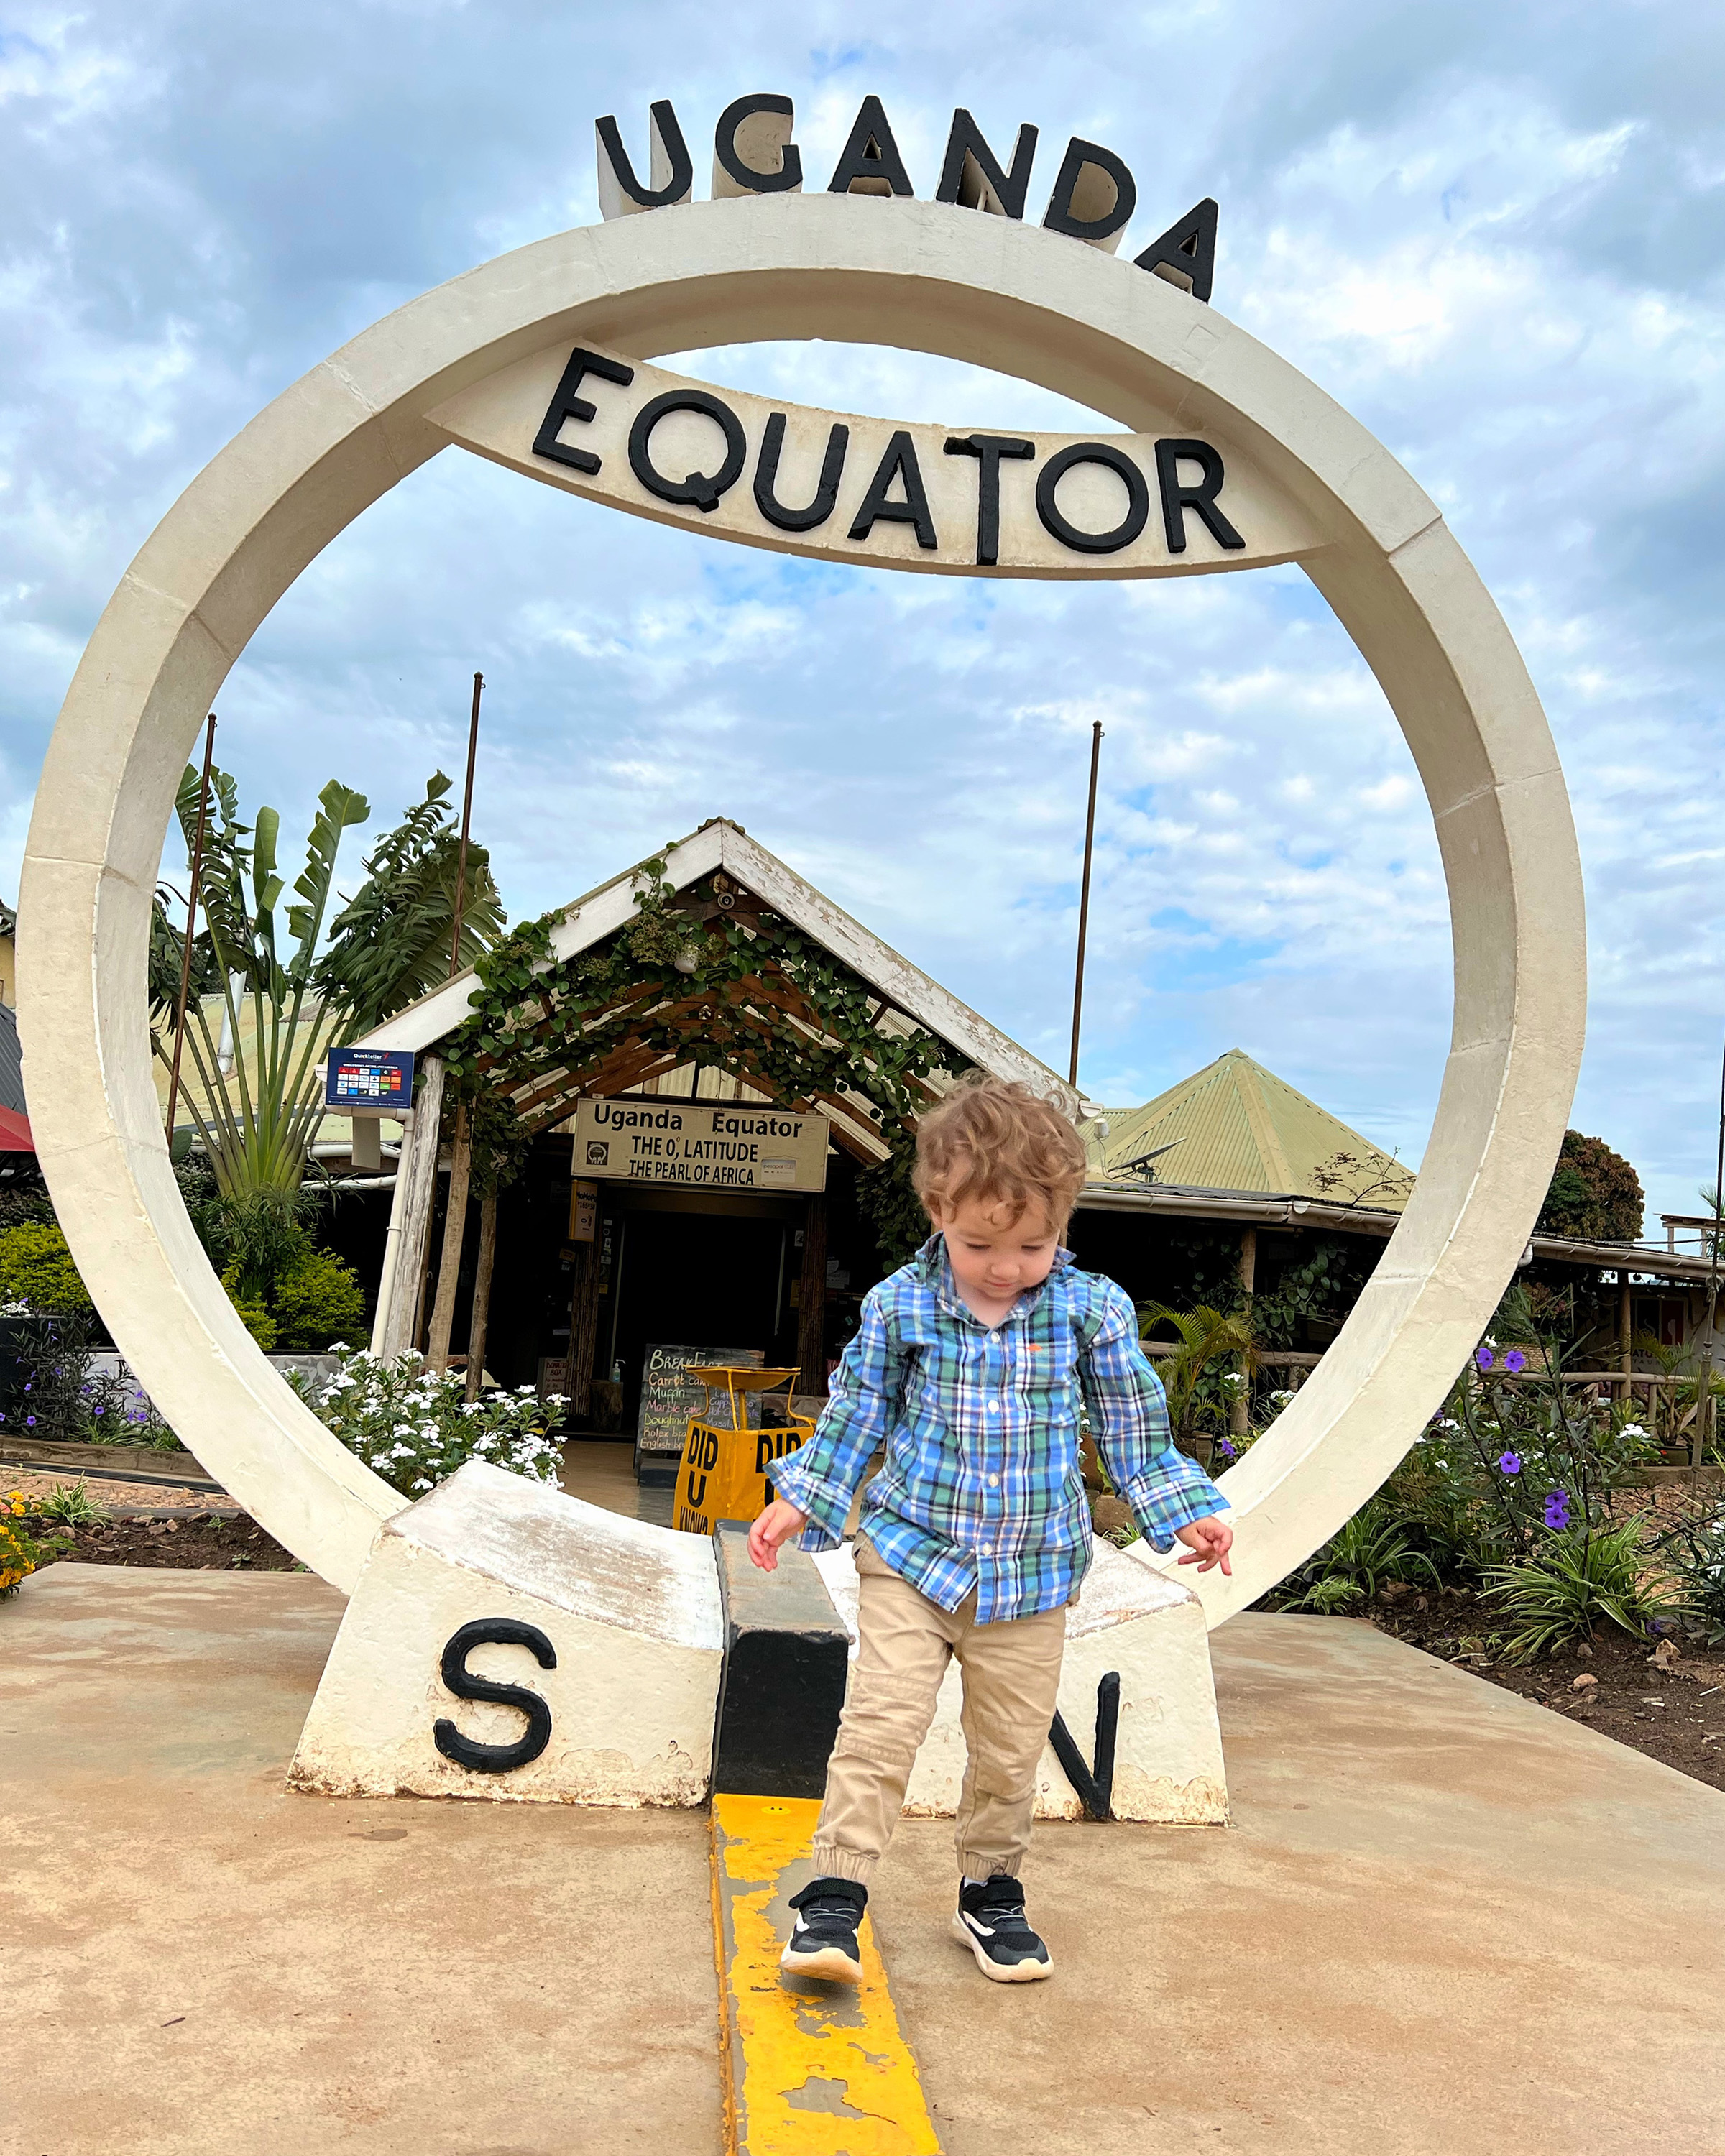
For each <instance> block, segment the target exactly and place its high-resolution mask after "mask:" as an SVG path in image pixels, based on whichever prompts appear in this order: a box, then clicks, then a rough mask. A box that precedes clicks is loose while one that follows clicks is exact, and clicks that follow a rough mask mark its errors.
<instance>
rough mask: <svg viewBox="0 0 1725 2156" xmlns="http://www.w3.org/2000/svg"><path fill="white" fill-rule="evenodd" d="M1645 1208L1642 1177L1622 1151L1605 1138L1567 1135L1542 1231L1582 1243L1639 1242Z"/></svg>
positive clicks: (1548, 1195) (1543, 1210)
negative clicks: (1612, 1146)
mask: <svg viewBox="0 0 1725 2156" xmlns="http://www.w3.org/2000/svg"><path fill="white" fill-rule="evenodd" d="M1644 1207H1645V1197H1644V1194H1643V1193H1642V1189H1641V1178H1640V1176H1638V1175H1637V1174H1636V1173H1635V1170H1634V1168H1631V1167H1630V1164H1629V1163H1628V1162H1627V1161H1626V1160H1625V1158H1624V1157H1623V1155H1622V1154H1621V1153H1620V1152H1613V1151H1612V1149H1611V1147H1609V1146H1608V1145H1607V1144H1606V1142H1605V1141H1604V1139H1603V1138H1590V1137H1584V1136H1583V1134H1582V1133H1581V1132H1579V1131H1565V1132H1564V1133H1563V1149H1562V1150H1561V1152H1559V1153H1558V1164H1557V1168H1556V1170H1555V1171H1554V1173H1553V1176H1552V1179H1551V1188H1549V1189H1548V1191H1547V1192H1546V1193H1545V1204H1544V1205H1543V1207H1542V1208H1541V1209H1540V1214H1539V1231H1540V1233H1541V1234H1542V1235H1568V1236H1571V1237H1573V1238H1574V1240H1576V1241H1578V1242H1583V1243H1633V1242H1636V1241H1638V1240H1640V1234H1641V1219H1642V1214H1643V1210H1644Z"/></svg>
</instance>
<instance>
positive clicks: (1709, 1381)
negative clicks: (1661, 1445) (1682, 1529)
mask: <svg viewBox="0 0 1725 2156" xmlns="http://www.w3.org/2000/svg"><path fill="white" fill-rule="evenodd" d="M1713 1216H1714V1222H1715V1225H1714V1228H1713V1232H1712V1235H1710V1236H1709V1237H1708V1239H1707V1339H1706V1341H1705V1342H1703V1344H1702V1351H1701V1382H1700V1383H1699V1384H1698V1385H1697V1387H1696V1389H1695V1438H1694V1441H1693V1443H1692V1445H1691V1446H1690V1449H1689V1465H1690V1467H1691V1469H1692V1471H1694V1472H1695V1473H1696V1474H1697V1476H1698V1475H1699V1473H1700V1470H1701V1462H1702V1454H1703V1453H1704V1452H1705V1450H1707V1431H1708V1430H1709V1428H1710V1427H1711V1425H1712V1420H1713V1327H1715V1326H1716V1325H1717V1323H1718V1322H1719V1235H1720V1231H1721V1229H1722V1228H1725V1060H1722V1061H1721V1063H1720V1066H1719V1152H1718V1159H1717V1164H1716V1165H1715V1167H1714V1169H1713Z"/></svg>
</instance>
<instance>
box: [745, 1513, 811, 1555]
mask: <svg viewBox="0 0 1725 2156" xmlns="http://www.w3.org/2000/svg"><path fill="white" fill-rule="evenodd" d="M808 1524H809V1515H808V1514H807V1513H806V1512H798V1510H797V1508H796V1507H795V1506H794V1505H788V1504H786V1502H785V1501H784V1499H783V1497H775V1498H774V1499H773V1502H772V1503H771V1504H770V1505H769V1506H768V1507H767V1509H766V1511H765V1512H762V1515H761V1517H760V1518H759V1519H758V1520H757V1521H756V1522H755V1524H754V1525H753V1527H751V1528H750V1529H749V1562H750V1563H752V1564H754V1565H757V1566H758V1567H759V1568H760V1569H761V1570H762V1572H777V1571H778V1550H779V1545H780V1543H788V1541H789V1540H790V1539H791V1537H792V1536H793V1535H800V1534H801V1533H802V1532H803V1528H804V1527H807V1526H808Z"/></svg>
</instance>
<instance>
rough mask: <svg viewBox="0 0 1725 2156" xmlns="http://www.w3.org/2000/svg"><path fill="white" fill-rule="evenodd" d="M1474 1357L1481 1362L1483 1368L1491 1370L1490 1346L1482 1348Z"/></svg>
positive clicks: (1477, 1361)
mask: <svg viewBox="0 0 1725 2156" xmlns="http://www.w3.org/2000/svg"><path fill="white" fill-rule="evenodd" d="M1473 1359H1474V1360H1475V1362H1476V1363H1478V1364H1479V1366H1480V1368H1481V1369H1482V1370H1489V1369H1490V1368H1491V1349H1490V1348H1489V1347H1481V1350H1480V1352H1479V1353H1478V1354H1477V1355H1476V1356H1475V1357H1474V1358H1473Z"/></svg>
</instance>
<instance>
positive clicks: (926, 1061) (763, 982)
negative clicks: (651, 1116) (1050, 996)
mask: <svg viewBox="0 0 1725 2156" xmlns="http://www.w3.org/2000/svg"><path fill="white" fill-rule="evenodd" d="M635 879H636V880H635V896H636V900H637V911H636V914H635V916H634V919H633V920H631V921H629V922H628V923H627V924H626V925H625V926H624V927H622V928H620V929H619V930H618V931H617V932H616V933H615V934H614V935H613V936H610V937H606V938H605V939H604V941H603V942H601V943H598V944H596V945H594V946H593V947H591V948H590V949H588V950H586V951H583V952H578V953H577V954H576V955H575V956H574V957H571V958H567V959H562V960H560V959H558V958H557V955H556V953H555V952H554V950H553V948H552V931H553V929H554V928H555V927H557V922H558V921H560V920H561V919H562V916H561V915H560V914H547V915H545V916H542V917H541V918H540V919H539V920H537V921H524V922H522V923H521V926H520V927H517V928H516V929H514V930H513V931H512V932H511V933H510V934H509V935H508V936H507V937H505V938H504V939H503V941H502V942H500V943H499V944H497V945H496V946H495V947H494V948H493V949H492V950H490V952H486V953H485V956H484V957H481V958H480V960H479V962H478V964H477V968H476V972H477V974H478V978H479V981H480V998H479V1000H478V1002H477V1004H475V1006H474V1007H473V1008H472V1009H470V1014H469V1015H468V1017H467V1019H466V1020H465V1022H464V1024H462V1025H461V1026H460V1027H459V1029H457V1031H456V1032H455V1033H454V1034H452V1035H451V1036H450V1038H449V1041H448V1043H447V1044H446V1047H445V1055H446V1060H447V1067H448V1070H449V1077H450V1081H451V1083H452V1085H453V1086H454V1087H455V1088H456V1089H457V1090H458V1091H459V1093H461V1094H463V1095H465V1096H467V1097H469V1098H472V1097H475V1096H477V1094H478V1093H479V1092H480V1091H490V1090H493V1089H496V1088H501V1089H502V1090H504V1091H507V1092H510V1093H513V1094H517V1095H521V1096H525V1097H524V1099H523V1101H521V1104H520V1111H521V1115H522V1116H523V1118H524V1120H526V1122H529V1123H530V1124H531V1123H534V1122H550V1121H555V1120H557V1119H558V1118H560V1117H561V1116H564V1115H567V1113H568V1105H567V1101H568V1096H570V1095H572V1094H573V1093H576V1092H578V1091H580V1090H582V1087H583V1085H584V1084H585V1083H586V1082H587V1081H588V1080H589V1079H590V1077H591V1076H592V1075H593V1074H594V1073H596V1072H597V1071H598V1070H601V1069H602V1068H603V1066H604V1065H605V1064H606V1063H607V1062H608V1060H610V1059H611V1058H612V1057H614V1055H616V1054H617V1053H618V1051H619V1050H621V1049H622V1048H624V1046H625V1045H628V1044H631V1043H634V1044H637V1045H639V1047H640V1048H641V1049H642V1050H644V1051H647V1052H649V1053H650V1054H651V1055H654V1056H655V1057H665V1058H672V1059H675V1061H676V1062H678V1063H692V1064H694V1065H696V1066H697V1067H698V1068H701V1069H706V1068H712V1069H718V1070H726V1071H729V1072H731V1073H732V1074H733V1075H735V1076H737V1077H738V1078H740V1079H742V1081H743V1082H744V1083H745V1084H747V1085H751V1086H756V1087H757V1088H758V1089H759V1090H760V1091H763V1092H765V1093H767V1094H768V1095H769V1096H771V1097H773V1098H774V1099H776V1100H778V1101H783V1102H784V1103H785V1104H787V1105H788V1104H790V1103H792V1102H793V1101H816V1100H817V1099H818V1098H819V1096H822V1095H827V1096H835V1097H837V1098H839V1099H842V1100H847V1101H848V1104H849V1107H850V1112H852V1113H853V1114H854V1115H855V1116H856V1117H857V1119H858V1120H859V1121H860V1122H865V1123H866V1124H868V1125H869V1126H870V1127H872V1128H873V1129H874V1130H875V1132H876V1133H877V1134H878V1136H879V1137H880V1140H881V1142H883V1143H884V1144H886V1146H887V1147H889V1148H890V1149H891V1154H892V1156H893V1158H892V1159H891V1160H890V1161H889V1162H886V1163H881V1164H880V1168H878V1169H877V1170H875V1171H873V1172H872V1173H870V1172H868V1171H865V1180H866V1182H867V1184H868V1193H867V1197H866V1199H865V1204H866V1206H867V1208H868V1209H869V1210H870V1214H871V1217H872V1216H873V1214H875V1213H876V1212H878V1213H879V1214H880V1218H879V1219H878V1220H877V1222H876V1226H877V1229H878V1231H879V1232H880V1237H881V1240H882V1243H883V1246H886V1245H888V1244H889V1243H890V1244H891V1245H892V1246H893V1247H896V1246H898V1245H900V1244H901V1243H902V1241H903V1239H904V1236H905V1235H906V1232H907V1230H906V1225H905V1220H906V1217H908V1216H907V1215H906V1192H907V1191H908V1166H909V1157H910V1152H911V1144H912V1140H913V1133H914V1130H915V1123H916V1116H917V1115H918V1114H919V1113H920V1111H922V1108H923V1107H924V1106H926V1105H927V1101H928V1099H929V1094H928V1091H927V1090H926V1087H927V1081H929V1080H930V1079H931V1078H932V1077H933V1076H934V1075H935V1074H937V1073H938V1074H942V1075H957V1073H958V1072H959V1071H961V1070H967V1069H968V1068H969V1059H968V1057H965V1056H963V1055H960V1054H959V1053H958V1051H957V1050H955V1049H952V1048H951V1047H949V1046H948V1045H947V1044H946V1043H945V1042H944V1041H942V1040H940V1039H937V1038H936V1036H935V1035H934V1034H932V1033H929V1032H927V1031H926V1030H925V1029H922V1027H920V1026H918V1027H914V1028H912V1029H911V1030H909V1031H907V1032H906V1033H904V1034H889V1033H885V1032H883V1031H881V1030H880V1028H879V1025H878V1023H877V1021H878V1019H880V1016H881V1012H880V996H879V994H878V993H877V991H875V989H874V988H871V987H870V985H869V983H867V982H866V981H865V980H864V979H863V978H861V977H860V975H859V974H857V973H855V972H853V971H852V970H851V968H850V967H848V966H846V965H845V963H844V962H843V961H842V960H840V959H839V958H837V957H834V955H833V954H832V952H829V951H828V950H826V949H825V948H824V947H823V946H822V945H821V944H819V943H818V942H815V941H814V939H813V938H812V937H809V936H807V935H805V934H803V932H802V931H800V930H799V929H798V928H796V927H793V925H792V924H791V923H790V922H788V921H785V920H783V918H781V917H780V916H778V915H777V914H775V913H773V912H772V911H769V910H768V908H767V907H765V906H760V907H759V908H758V911H757V905H756V901H754V900H752V898H749V897H748V896H747V894H746V893H743V892H741V891H739V892H737V897H738V898H739V899H741V900H743V901H746V903H745V904H744V906H743V908H742V911H743V912H744V913H745V915H746V916H747V917H746V918H743V919H738V920H730V919H727V918H726V914H725V913H724V912H723V911H717V912H712V911H711V908H712V906H713V905H714V903H715V901H716V899H717V897H718V896H719V893H720V886H721V882H723V881H724V880H723V879H714V878H708V879H706V880H704V881H702V882H701V883H700V884H698V885H696V886H694V887H693V888H692V889H691V890H690V891H686V892H683V893H679V892H678V891H676V889H675V886H674V885H671V884H670V882H669V881H667V880H666V877H665V861H664V860H663V859H662V858H660V859H655V860H649V861H647V862H644V864H643V865H642V866H641V867H640V868H639V869H638V870H636V871H635ZM725 888H726V890H729V889H730V888H731V886H730V885H728V883H727V884H726V885H725ZM702 916H708V917H707V918H703V917H702ZM778 983H782V984H783V987H784V988H788V989H789V990H790V991H791V992H792V998H793V1000H796V1001H799V1002H800V1004H801V1005H802V1006H803V1011H804V1014H805V1017H806V1023H805V1024H801V1025H799V1024H794V1023H793V1021H792V1019H791V1018H790V1017H789V1016H788V1014H786V1013H785V1012H783V1011H781V1010H779V1009H776V1008H775V1007H774V1005H773V1001H772V999H771V993H770V992H771V991H772V990H773V988H774V986H775V984H778ZM811 1025H812V1026H813V1027H815V1028H818V1029H819V1037H814V1036H812V1035H811V1033H810V1031H809V1029H808V1027H809V1026H811ZM559 1071H567V1073H568V1074H569V1075H568V1077H567V1081H562V1082H558V1081H557V1073H558V1072H559ZM889 1170H890V1171H891V1173H889V1172H888V1171H889ZM911 1203H912V1204H913V1203H914V1200H912V1201H911ZM919 1240H920V1239H919ZM913 1247H914V1245H913Z"/></svg>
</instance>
